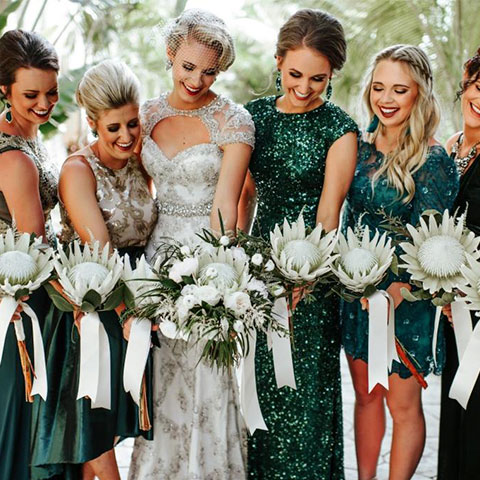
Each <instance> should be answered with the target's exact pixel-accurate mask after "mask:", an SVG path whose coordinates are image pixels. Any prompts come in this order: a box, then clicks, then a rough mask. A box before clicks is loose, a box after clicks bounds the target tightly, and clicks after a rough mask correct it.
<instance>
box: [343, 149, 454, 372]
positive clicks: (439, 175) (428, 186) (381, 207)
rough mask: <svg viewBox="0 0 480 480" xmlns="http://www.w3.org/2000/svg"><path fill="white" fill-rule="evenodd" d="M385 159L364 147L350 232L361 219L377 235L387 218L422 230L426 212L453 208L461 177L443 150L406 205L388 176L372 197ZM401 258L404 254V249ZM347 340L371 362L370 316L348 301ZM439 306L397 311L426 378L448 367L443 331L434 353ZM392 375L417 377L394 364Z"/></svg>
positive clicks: (352, 194) (348, 211)
mask: <svg viewBox="0 0 480 480" xmlns="http://www.w3.org/2000/svg"><path fill="white" fill-rule="evenodd" d="M382 161H383V154H382V153H381V152H378V151H377V150H376V148H375V146H374V145H372V144H370V143H366V142H363V141H362V142H360V146H359V149H358V163H357V169H356V171H355V177H354V180H353V182H352V185H351V187H350V191H349V193H348V197H347V205H346V208H345V215H344V218H343V229H344V231H345V230H346V228H347V227H348V226H350V227H354V226H355V225H356V224H357V222H358V220H359V218H360V216H362V217H361V218H362V223H363V224H365V225H368V226H369V227H370V229H371V230H372V231H373V230H374V229H376V228H377V229H379V230H380V231H382V225H381V224H382V222H383V221H384V220H385V217H384V215H383V214H382V213H381V212H382V211H385V212H386V213H388V214H390V215H392V216H395V217H397V218H399V219H400V220H401V221H402V222H403V223H404V224H406V223H410V224H412V225H416V224H417V223H418V221H419V217H420V215H421V214H422V212H424V211H425V210H428V209H435V210H438V211H440V212H443V211H444V210H445V209H446V208H451V207H452V206H453V202H454V200H455V197H456V195H457V192H458V175H457V172H456V168H455V164H454V163H453V160H451V159H450V158H449V157H448V155H447V152H446V151H445V149H444V148H443V147H442V146H440V145H435V146H432V147H430V148H429V150H428V155H427V159H426V161H425V163H424V164H423V165H422V167H420V168H419V169H418V170H417V172H415V174H414V175H413V179H414V181H415V189H416V190H415V196H414V197H413V199H412V201H411V202H409V203H407V204H405V203H403V202H402V201H401V199H399V198H398V193H397V191H396V189H395V187H393V186H392V185H390V184H389V183H388V181H387V178H386V176H385V175H384V176H383V177H381V178H379V180H378V181H377V183H376V185H375V190H374V191H373V192H372V182H371V179H372V177H373V175H374V173H375V172H376V171H377V170H378V169H379V168H380V166H381V165H382ZM397 253H398V254H402V253H403V250H402V249H401V248H400V247H398V252H397ZM408 278H409V275H408V274H406V273H402V274H401V275H400V276H395V275H393V273H389V274H388V275H387V277H386V278H385V280H384V281H383V282H382V283H381V284H380V286H379V288H383V289H385V288H387V287H388V286H389V285H390V284H391V283H392V282H408ZM341 316H342V330H343V333H342V337H343V338H342V341H343V346H344V348H345V352H346V353H347V354H348V355H350V356H352V357H353V358H354V359H358V358H359V359H362V360H363V361H365V362H368V313H367V312H366V311H365V310H362V307H361V304H360V302H359V301H355V302H353V303H347V302H342V306H341ZM434 318H435V307H434V306H433V305H432V303H431V302H430V301H427V300H424V301H420V302H414V303H410V302H406V301H404V302H402V303H401V304H400V305H399V306H398V308H397V309H396V310H395V335H396V337H397V338H398V340H399V341H400V343H401V344H402V345H403V346H404V347H405V349H406V350H407V351H408V353H409V354H410V356H411V358H412V361H413V363H414V364H415V366H416V367H417V370H418V371H419V372H420V373H422V374H423V375H424V376H426V375H428V374H429V373H430V372H431V371H434V372H435V373H437V374H439V373H441V371H442V368H443V364H444V362H445V346H444V337H443V329H439V336H438V343H437V364H436V365H435V364H434V361H433V354H432V339H433V330H434ZM392 373H398V375H399V376H400V377H401V378H408V377H410V376H411V375H412V374H411V373H410V371H409V370H408V368H407V367H405V365H403V363H399V362H396V361H394V362H393V366H392Z"/></svg>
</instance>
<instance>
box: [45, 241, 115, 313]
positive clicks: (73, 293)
mask: <svg viewBox="0 0 480 480" xmlns="http://www.w3.org/2000/svg"><path fill="white" fill-rule="evenodd" d="M54 265H55V270H56V271H57V274H58V281H59V282H60V284H61V285H62V287H63V290H64V292H65V294H66V295H67V297H68V298H69V299H70V300H71V301H72V302H73V303H74V304H75V305H77V306H78V307H81V306H82V303H83V301H84V297H85V295H86V294H87V293H88V292H91V291H94V292H96V293H97V294H98V295H99V303H103V302H105V300H106V299H107V297H108V296H109V295H110V293H111V292H112V291H113V289H114V288H115V286H116V285H117V283H118V281H119V279H120V278H121V276H122V272H123V262H122V259H121V258H120V255H119V254H118V252H117V251H116V250H114V252H113V253H110V246H109V244H108V243H107V244H106V245H105V246H104V247H103V249H102V250H100V243H99V242H98V241H97V242H94V243H93V244H85V245H83V246H81V245H80V243H79V242H78V241H74V242H73V245H72V244H70V245H69V247H68V253H65V252H63V251H62V250H59V251H58V255H57V257H56V258H55V259H54Z"/></svg>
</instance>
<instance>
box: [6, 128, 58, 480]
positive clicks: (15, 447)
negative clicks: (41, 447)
mask: <svg viewBox="0 0 480 480" xmlns="http://www.w3.org/2000/svg"><path fill="white" fill-rule="evenodd" d="M11 150H20V151H22V152H23V153H25V154H26V155H28V156H29V157H30V158H31V159H32V160H33V161H34V163H35V165H36V166H37V168H38V171H39V190H40V198H41V201H42V206H43V209H44V212H45V214H48V212H49V211H50V210H51V209H52V208H53V207H54V206H55V204H56V202H57V197H56V191H57V169H56V167H55V165H53V164H51V163H50V162H49V161H48V157H47V154H46V151H45V150H44V148H43V147H42V145H41V144H40V143H39V142H38V140H25V139H24V138H22V137H18V136H12V135H7V134H5V133H3V132H0V162H1V161H2V155H1V154H2V153H4V152H8V151H11ZM11 224H12V217H11V215H10V212H9V211H8V207H7V204H6V201H5V198H4V196H3V194H2V193H1V192H0V233H4V232H5V231H6V230H7V229H8V228H9V227H10V226H11ZM28 304H29V305H30V306H31V307H32V308H33V310H34V311H35V313H36V314H37V317H38V320H39V322H40V326H41V327H43V323H44V319H45V315H46V313H47V311H48V308H49V306H50V301H49V299H48V296H47V295H46V293H45V291H44V290H43V289H41V290H37V291H36V292H34V293H33V294H32V295H31V296H30V299H29V300H28ZM23 326H24V329H25V342H26V345H27V350H28V352H29V355H30V358H32V359H33V345H32V343H33V342H32V324H31V320H30V318H28V317H26V316H23ZM31 413H32V404H31V403H28V402H26V401H25V384H24V379H23V374H22V367H21V363H20V357H19V354H18V347H17V340H16V337H15V331H14V327H13V324H12V323H11V324H10V326H9V328H8V331H7V336H6V339H5V346H4V350H3V358H2V362H1V364H0V480H12V479H15V480H28V479H30V473H29V468H28V465H29V453H30V422H31Z"/></svg>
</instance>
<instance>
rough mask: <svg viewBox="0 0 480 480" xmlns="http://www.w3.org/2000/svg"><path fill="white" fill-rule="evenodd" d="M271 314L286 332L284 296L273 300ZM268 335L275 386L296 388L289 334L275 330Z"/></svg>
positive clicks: (287, 328) (287, 324)
mask: <svg viewBox="0 0 480 480" xmlns="http://www.w3.org/2000/svg"><path fill="white" fill-rule="evenodd" d="M272 316H273V317H275V319H276V320H277V322H278V323H279V324H280V325H281V326H282V327H283V328H285V330H286V331H287V332H289V331H290V325H289V322H288V317H289V314H288V304H287V299H286V298H279V299H277V300H275V303H274V304H273V307H272ZM268 337H269V338H270V341H271V346H272V354H273V366H274V369H275V379H276V380H277V387H278V388H282V387H284V386H287V387H291V388H293V389H295V390H296V389H297V384H296V382H295V373H294V371H293V359H292V345H291V341H290V335H283V336H282V335H280V334H278V333H277V332H269V335H268Z"/></svg>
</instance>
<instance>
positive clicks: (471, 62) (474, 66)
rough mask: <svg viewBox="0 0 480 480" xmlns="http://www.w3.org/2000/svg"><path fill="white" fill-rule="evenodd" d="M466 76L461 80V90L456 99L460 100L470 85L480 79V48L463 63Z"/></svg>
mask: <svg viewBox="0 0 480 480" xmlns="http://www.w3.org/2000/svg"><path fill="white" fill-rule="evenodd" d="M463 69H464V72H465V76H466V77H467V78H465V79H462V81H461V82H460V90H458V92H457V96H456V99H455V100H458V99H459V98H460V97H461V96H462V95H463V94H464V93H465V90H467V88H468V87H469V86H470V85H473V84H474V83H475V82H476V81H478V80H479V79H480V48H479V49H478V50H477V51H476V52H475V54H474V55H473V57H471V58H469V59H468V60H467V61H466V62H465V64H464V65H463Z"/></svg>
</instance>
